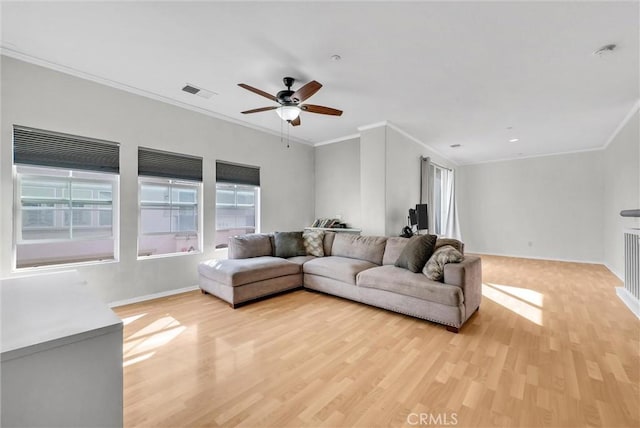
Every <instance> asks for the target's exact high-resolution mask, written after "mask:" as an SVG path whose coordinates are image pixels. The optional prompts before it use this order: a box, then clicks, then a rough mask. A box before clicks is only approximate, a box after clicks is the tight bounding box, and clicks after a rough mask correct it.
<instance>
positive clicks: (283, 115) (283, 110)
mask: <svg viewBox="0 0 640 428" xmlns="http://www.w3.org/2000/svg"><path fill="white" fill-rule="evenodd" d="M276 113H278V116H280V119H282V120H286V121H287V122H289V121H290V120H294V119H295V118H297V117H298V116H300V107H298V106H296V105H293V106H280V107H278V108H277V109H276Z"/></svg>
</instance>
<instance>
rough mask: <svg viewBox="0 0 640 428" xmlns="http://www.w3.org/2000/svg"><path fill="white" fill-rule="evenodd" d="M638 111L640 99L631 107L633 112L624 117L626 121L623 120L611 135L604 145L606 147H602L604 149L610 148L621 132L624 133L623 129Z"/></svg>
mask: <svg viewBox="0 0 640 428" xmlns="http://www.w3.org/2000/svg"><path fill="white" fill-rule="evenodd" d="M638 109H640V99H638V100H636V102H635V103H634V104H633V106H632V107H631V110H629V112H628V113H627V115H626V116H625V117H624V119H622V122H620V124H619V125H618V126H617V128H616V129H615V130H614V131H613V133H612V134H611V136H610V137H609V138H608V139H607V141H606V142H605V143H604V146H602V149H606V148H607V147H609V144H611V142H612V141H613V140H614V139H615V138H616V137H617V136H618V134H619V133H620V131H622V128H624V127H625V125H626V124H627V122H629V121H630V120H631V118H632V117H633V115H634V114H635V113H636V112H637V111H638Z"/></svg>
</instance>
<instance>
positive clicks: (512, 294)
mask: <svg viewBox="0 0 640 428" xmlns="http://www.w3.org/2000/svg"><path fill="white" fill-rule="evenodd" d="M482 285H483V287H482V295H483V296H484V297H486V298H488V299H491V300H493V301H494V302H496V303H497V304H499V305H501V306H503V307H505V308H506V309H509V310H510V311H511V312H514V313H516V314H518V315H520V316H521V317H523V318H526V319H528V320H529V321H531V322H533V323H535V324H537V325H539V326H542V325H543V322H542V318H543V316H542V308H543V306H544V295H543V294H542V293H538V292H537V291H534V290H529V289H527V288H520V287H513V286H511V285H501V284H491V283H486V282H485V283H483V284H482Z"/></svg>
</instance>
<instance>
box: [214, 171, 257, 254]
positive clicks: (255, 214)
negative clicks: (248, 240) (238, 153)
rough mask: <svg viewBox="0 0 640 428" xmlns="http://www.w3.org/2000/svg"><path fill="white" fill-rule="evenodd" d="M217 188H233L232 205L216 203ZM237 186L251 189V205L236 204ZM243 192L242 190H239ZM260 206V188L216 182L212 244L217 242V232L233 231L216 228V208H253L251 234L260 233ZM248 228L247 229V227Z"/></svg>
mask: <svg viewBox="0 0 640 428" xmlns="http://www.w3.org/2000/svg"><path fill="white" fill-rule="evenodd" d="M218 186H234V203H233V204H227V203H224V204H219V203H218V191H219V189H218ZM238 186H239V187H241V188H251V189H253V192H254V200H253V205H249V204H239V203H238ZM240 190H243V189H240ZM260 205H261V189H260V186H255V185H250V184H241V183H229V182H226V181H220V182H216V203H215V209H216V224H215V231H216V240H214V242H218V240H217V236H218V233H219V232H226V231H229V230H233V229H234V228H231V229H229V228H222V229H219V228H218V214H219V213H218V207H219V206H220V207H221V208H249V207H254V218H255V227H254V228H253V229H254V231H253V233H260V231H261V215H260V211H261V209H260ZM243 228H244V227H238V229H243ZM247 228H249V227H247Z"/></svg>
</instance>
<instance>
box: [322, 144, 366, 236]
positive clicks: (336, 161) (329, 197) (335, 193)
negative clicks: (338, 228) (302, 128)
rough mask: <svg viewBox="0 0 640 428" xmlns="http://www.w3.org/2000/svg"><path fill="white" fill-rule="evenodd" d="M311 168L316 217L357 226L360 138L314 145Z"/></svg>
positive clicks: (358, 219) (358, 222)
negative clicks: (312, 168)
mask: <svg viewBox="0 0 640 428" xmlns="http://www.w3.org/2000/svg"><path fill="white" fill-rule="evenodd" d="M315 168H316V177H315V179H316V181H315V195H316V218H334V217H336V216H337V215H339V216H341V218H342V221H343V222H345V223H347V224H348V225H349V226H350V227H355V228H360V227H361V221H360V218H361V217H360V139H359V138H354V139H351V140H345V141H341V142H339V143H333V144H327V145H324V146H318V147H316V149H315Z"/></svg>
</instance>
